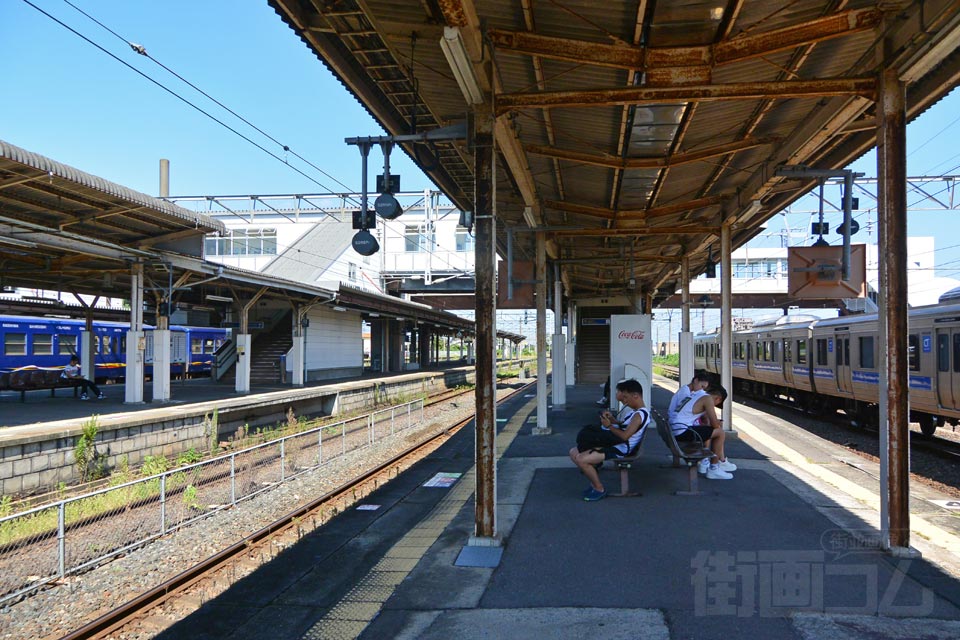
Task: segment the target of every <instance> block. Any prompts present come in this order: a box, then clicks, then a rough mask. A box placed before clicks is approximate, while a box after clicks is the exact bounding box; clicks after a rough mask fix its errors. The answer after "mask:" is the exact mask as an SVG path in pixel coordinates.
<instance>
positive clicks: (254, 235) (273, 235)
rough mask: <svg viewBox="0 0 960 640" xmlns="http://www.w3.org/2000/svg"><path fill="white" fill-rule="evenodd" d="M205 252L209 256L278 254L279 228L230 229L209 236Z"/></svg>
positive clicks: (205, 242)
mask: <svg viewBox="0 0 960 640" xmlns="http://www.w3.org/2000/svg"><path fill="white" fill-rule="evenodd" d="M204 252H205V253H206V255H208V256H259V255H271V256H275V255H277V230H276V228H273V227H255V228H250V229H228V230H227V232H226V234H225V235H222V236H215V235H212V236H207V238H206V240H205V241H204Z"/></svg>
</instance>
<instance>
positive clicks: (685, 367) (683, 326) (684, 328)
mask: <svg viewBox="0 0 960 640" xmlns="http://www.w3.org/2000/svg"><path fill="white" fill-rule="evenodd" d="M680 283H681V289H680V291H681V294H682V300H683V308H682V312H681V316H680V384H686V383H688V382H690V380H691V379H692V378H693V371H694V369H695V364H694V357H693V332H692V331H690V257H689V256H683V258H681V259H680Z"/></svg>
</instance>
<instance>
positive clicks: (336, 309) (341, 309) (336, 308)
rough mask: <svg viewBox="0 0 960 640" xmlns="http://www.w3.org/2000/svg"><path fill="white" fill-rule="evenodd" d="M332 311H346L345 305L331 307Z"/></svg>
mask: <svg viewBox="0 0 960 640" xmlns="http://www.w3.org/2000/svg"><path fill="white" fill-rule="evenodd" d="M331 308H332V309H333V310H334V311H346V310H347V308H346V307H331Z"/></svg>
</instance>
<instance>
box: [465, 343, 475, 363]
mask: <svg viewBox="0 0 960 640" xmlns="http://www.w3.org/2000/svg"><path fill="white" fill-rule="evenodd" d="M473 363H474V359H473V341H470V342H468V343H467V364H473Z"/></svg>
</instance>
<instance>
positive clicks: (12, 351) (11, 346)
mask: <svg viewBox="0 0 960 640" xmlns="http://www.w3.org/2000/svg"><path fill="white" fill-rule="evenodd" d="M3 355H5V356H25V355H27V334H25V333H8V334H7V335H6V336H5V337H4V340H3Z"/></svg>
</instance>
